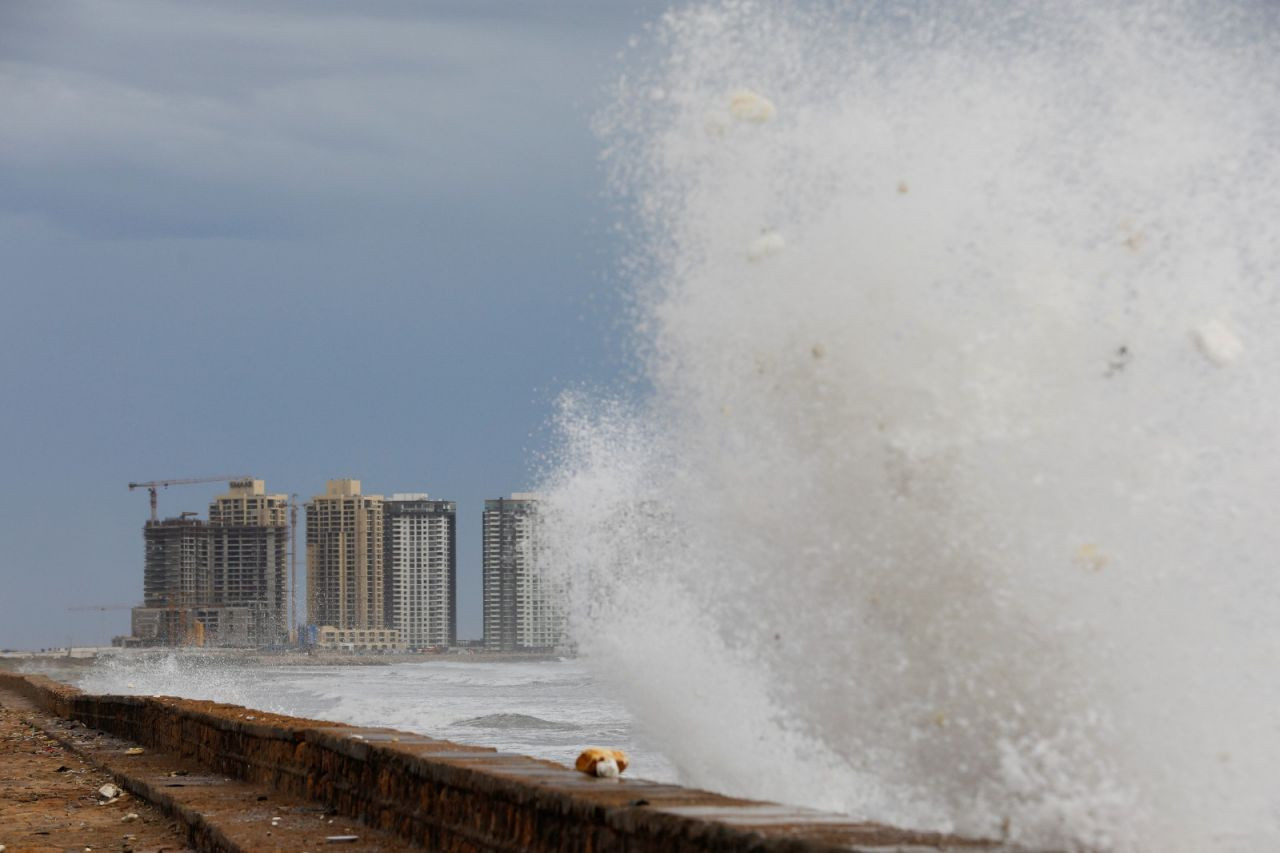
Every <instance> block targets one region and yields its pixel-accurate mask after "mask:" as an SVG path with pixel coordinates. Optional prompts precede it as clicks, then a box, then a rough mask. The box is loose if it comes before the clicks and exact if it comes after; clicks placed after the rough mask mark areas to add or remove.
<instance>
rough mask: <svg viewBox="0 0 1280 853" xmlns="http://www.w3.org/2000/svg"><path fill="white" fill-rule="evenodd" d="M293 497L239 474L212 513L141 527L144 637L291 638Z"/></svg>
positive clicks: (247, 641) (265, 641)
mask: <svg viewBox="0 0 1280 853" xmlns="http://www.w3.org/2000/svg"><path fill="white" fill-rule="evenodd" d="M288 504H289V500H288V497H287V496H285V495H268V494H267V493H266V488H265V484H264V483H263V481H262V480H253V479H249V480H235V481H232V482H231V484H230V490H229V491H228V492H227V493H226V494H223V495H219V496H218V497H217V498H215V499H214V501H213V502H212V503H211V504H210V505H209V521H208V522H204V521H200V520H198V519H193V518H188V517H187V514H184V515H183V516H182V517H181V518H168V519H164V520H163V521H149V522H147V524H146V526H145V527H144V528H143V531H142V535H143V542H144V547H145V555H144V566H143V581H142V586H143V596H142V597H143V606H142V607H139V608H135V609H134V611H133V619H132V622H133V626H132V627H133V631H132V633H133V636H134V638H135V639H137V640H139V641H140V642H141V643H142V644H144V645H201V646H204V645H208V646H263V645H272V644H276V643H282V642H285V641H286V640H287V638H288V633H287V630H288V620H287V611H286V601H287V600H288V581H287V574H286V573H287V570H288V557H289V524H288V518H287V515H288Z"/></svg>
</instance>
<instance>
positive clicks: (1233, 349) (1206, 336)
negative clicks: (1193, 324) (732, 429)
mask: <svg viewBox="0 0 1280 853" xmlns="http://www.w3.org/2000/svg"><path fill="white" fill-rule="evenodd" d="M1191 337H1192V339H1193V340H1195V342H1196V347H1198V348H1199V350H1200V353H1201V354H1202V355H1203V356H1204V357H1205V358H1207V359H1209V361H1211V362H1213V363H1214V364H1216V365H1218V367H1228V366H1229V365H1231V364H1233V363H1234V362H1235V360H1236V359H1238V358H1239V357H1240V355H1241V353H1243V352H1244V344H1243V343H1242V342H1241V340H1240V339H1239V338H1238V337H1236V333H1235V332H1233V331H1231V329H1230V328H1229V327H1228V326H1227V324H1226V323H1224V322H1222V321H1221V320H1210V321H1209V322H1207V323H1204V324H1202V325H1201V326H1199V327H1198V328H1196V329H1194V330H1193V331H1192V332H1191Z"/></svg>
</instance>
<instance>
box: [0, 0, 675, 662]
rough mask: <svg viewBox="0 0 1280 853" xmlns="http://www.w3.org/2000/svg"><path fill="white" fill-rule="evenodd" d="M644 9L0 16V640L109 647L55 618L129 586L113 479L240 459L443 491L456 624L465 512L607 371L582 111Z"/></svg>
mask: <svg viewBox="0 0 1280 853" xmlns="http://www.w3.org/2000/svg"><path fill="white" fill-rule="evenodd" d="M661 9H662V6H660V5H658V4H656V3H654V4H650V5H649V6H647V7H646V6H644V5H643V4H635V3H625V4H623V3H618V4H609V3H600V2H590V0H574V2H566V0H559V2H552V0H547V2H522V3H498V2H476V0H458V2H425V0H423V2H396V1H395V0H382V2H362V3H359V4H353V3H345V2H336V0H335V2H318V1H317V0H307V1H306V2H303V0H296V2H257V0H254V2H250V0H243V2H239V1H238V0H220V2H210V3H201V4H194V3H173V2H161V0H4V2H3V3H0V114H2V115H3V116H4V119H3V120H0V393H2V394H3V401H4V404H3V407H0V447H2V448H3V459H4V479H5V485H4V488H3V489H0V544H2V546H3V547H2V549H0V584H2V585H0V647H43V646H53V645H65V644H66V643H68V642H74V643H88V642H95V641H102V640H105V639H106V638H107V637H108V636H110V635H111V634H113V633H123V632H127V629H128V614H127V611H124V610H115V611H106V612H103V613H93V612H89V613H69V612H68V611H67V610H66V608H67V607H70V606H84V605H99V604H129V603H134V602H137V601H139V600H140V598H141V594H142V590H141V585H142V568H141V566H142V534H141V526H142V523H143V522H144V520H145V519H146V517H147V497H146V494H145V492H133V493H130V492H129V491H127V489H126V484H127V483H128V482H130V481H132V480H148V479H163V478H181V477H198V476H206V475H221V474H238V473H242V472H243V473H251V474H253V475H256V476H258V477H261V478H265V479H266V481H267V487H268V489H269V490H270V491H278V492H297V493H299V494H300V495H302V496H303V497H304V498H305V497H309V496H310V495H313V494H316V493H317V492H320V491H323V488H324V481H325V480H326V479H328V478H332V477H357V478H360V479H362V480H363V481H364V483H365V489H366V491H369V492H377V493H385V494H389V493H391V492H396V491H427V492H430V493H431V494H432V495H433V496H438V497H442V498H450V499H455V500H457V501H458V502H459V518H458V523H459V575H460V578H461V582H460V587H461V588H460V594H459V629H460V634H461V635H462V636H464V637H476V636H479V635H480V632H481V621H480V571H479V564H480V544H479V542H480V540H479V536H480V525H479V516H480V512H481V509H482V501H483V499H484V498H486V497H497V496H499V495H502V494H509V493H510V492H511V491H513V490H520V489H522V488H524V487H526V486H527V485H528V484H529V482H530V480H531V476H530V473H531V470H532V466H533V464H534V463H533V459H534V458H535V457H536V455H537V453H538V451H539V450H541V449H543V448H545V447H546V445H547V442H548V438H549V433H548V429H547V423H548V419H549V417H550V415H551V413H552V411H553V403H554V400H555V397H556V395H557V394H558V393H559V392H560V391H561V390H563V389H565V388H569V387H579V386H583V385H586V386H601V385H606V386H607V385H616V384H617V383H618V382H619V381H620V380H619V377H621V376H624V375H625V374H626V365H627V358H626V346H625V343H624V328H623V326H622V323H621V320H620V311H619V305H620V298H619V288H620V283H619V280H618V276H617V274H616V270H617V269H618V255H619V253H620V243H621V241H620V239H619V238H618V237H617V236H616V235H617V233H618V226H619V224H620V220H619V216H620V214H619V210H618V204H617V200H616V199H610V198H608V197H607V196H606V193H605V189H604V180H603V173H602V169H601V167H600V165H599V151H600V144H599V142H598V140H596V139H595V138H594V137H593V135H592V133H591V130H590V124H591V117H592V115H593V114H594V113H595V112H596V111H597V110H598V109H600V107H601V106H602V105H603V104H604V103H605V102H606V101H607V98H608V89H609V86H610V84H611V83H612V82H613V81H614V80H616V79H617V77H618V76H619V75H620V74H621V73H622V71H623V68H624V62H623V60H621V59H620V58H619V55H620V53H621V52H623V51H625V49H626V47H627V44H628V40H629V39H630V38H632V37H634V36H635V35H636V34H638V33H641V32H642V30H643V28H644V25H645V24H646V22H648V21H650V20H651V19H652V18H653V17H654V16H655V15H656V14H658V13H660V11H661ZM621 224H623V225H625V222H622V223H621ZM221 490H222V489H221V487H219V486H216V485H215V486H207V487H206V486H187V487H175V488H172V489H169V490H167V491H163V492H161V495H160V509H161V512H162V514H172V515H176V514H177V513H178V512H180V511H183V510H195V511H200V512H201V514H203V513H204V512H205V510H206V508H207V505H208V502H209V500H210V498H211V497H212V496H213V495H214V494H216V493H217V492H218V491H221ZM299 597H300V599H301V598H302V596H301V595H300V596H299Z"/></svg>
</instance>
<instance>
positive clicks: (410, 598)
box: [382, 493, 458, 649]
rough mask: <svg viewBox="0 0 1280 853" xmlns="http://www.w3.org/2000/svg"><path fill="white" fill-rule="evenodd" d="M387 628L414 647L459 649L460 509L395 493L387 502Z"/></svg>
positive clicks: (450, 503) (423, 496) (448, 503)
mask: <svg viewBox="0 0 1280 853" xmlns="http://www.w3.org/2000/svg"><path fill="white" fill-rule="evenodd" d="M382 508H383V547H382V552H383V562H384V567H385V568H384V575H385V586H386V589H387V615H386V619H387V624H388V626H390V627H392V628H397V629H399V631H400V639H401V641H402V642H403V643H404V644H405V646H406V647H407V648H409V649H425V648H430V647H433V646H435V647H445V646H452V645H455V644H456V642H457V636H458V621H457V600H458V593H457V579H458V558H457V539H456V532H457V506H456V504H455V503H454V502H453V501H441V500H434V501H433V500H429V499H428V497H427V495H426V494H425V493H414V494H395V495H392V496H391V498H390V499H389V500H386V501H384V502H383V504H382Z"/></svg>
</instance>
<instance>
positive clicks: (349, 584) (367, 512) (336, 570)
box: [307, 480, 387, 628]
mask: <svg viewBox="0 0 1280 853" xmlns="http://www.w3.org/2000/svg"><path fill="white" fill-rule="evenodd" d="M382 503H383V502H382V496H381V495H363V494H361V493H360V481H359V480H330V481H329V482H328V483H327V484H326V486H325V493H324V494H323V495H316V496H315V497H313V498H312V499H311V501H310V502H309V503H307V621H308V622H310V623H311V624H312V625H317V626H324V625H328V626H330V627H333V628H385V627H387V625H386V609H387V602H386V590H385V588H384V586H383V551H382V549H383V529H382V524H383V514H382Z"/></svg>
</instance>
